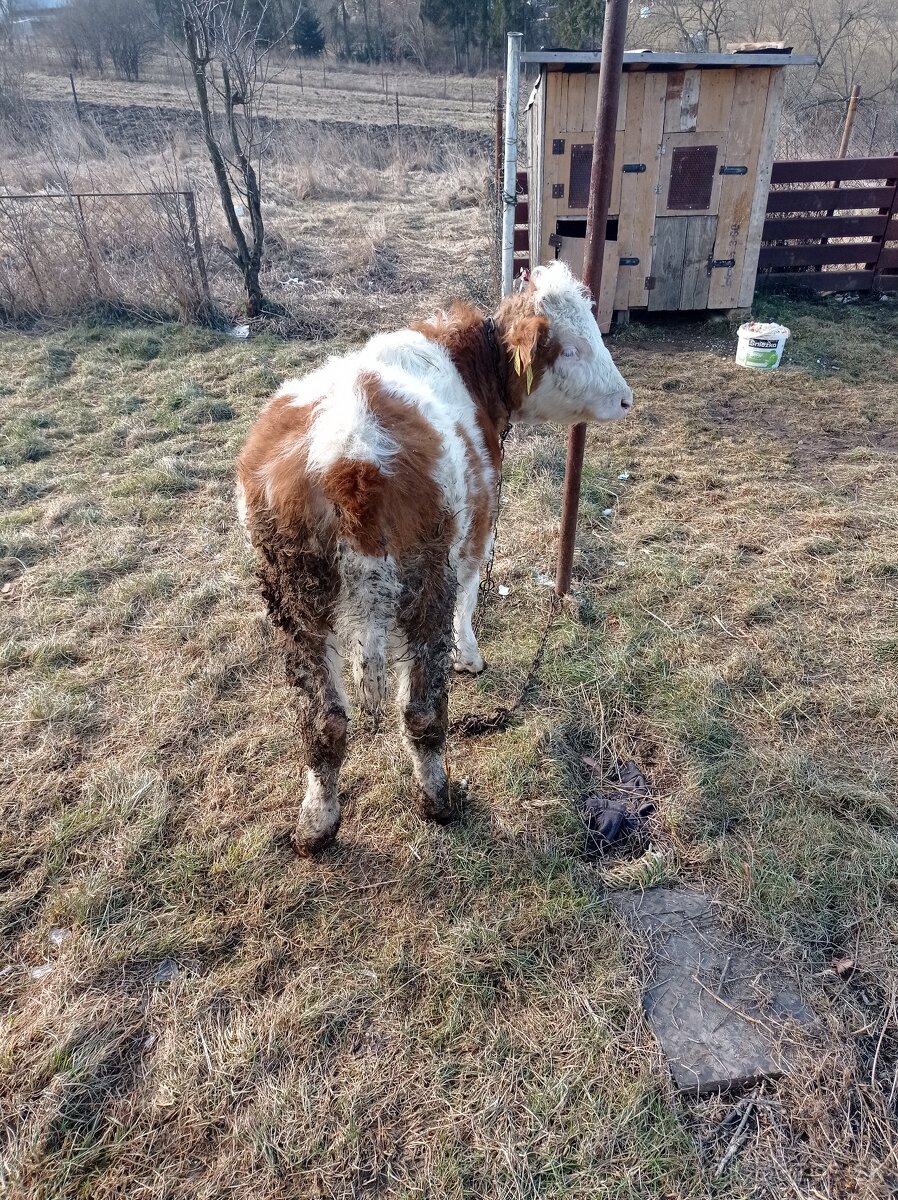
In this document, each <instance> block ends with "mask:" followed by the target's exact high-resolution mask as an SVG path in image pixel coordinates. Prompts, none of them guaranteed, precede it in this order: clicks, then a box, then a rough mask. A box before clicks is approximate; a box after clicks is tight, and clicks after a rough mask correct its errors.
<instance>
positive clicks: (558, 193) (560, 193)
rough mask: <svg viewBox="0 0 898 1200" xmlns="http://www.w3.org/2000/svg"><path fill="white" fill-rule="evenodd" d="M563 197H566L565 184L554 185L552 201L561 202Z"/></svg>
mask: <svg viewBox="0 0 898 1200" xmlns="http://www.w3.org/2000/svg"><path fill="white" fill-rule="evenodd" d="M563 197H564V184H563V183H553V184H552V199H553V200H561V199H562V198H563Z"/></svg>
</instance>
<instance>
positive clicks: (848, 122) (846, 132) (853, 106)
mask: <svg viewBox="0 0 898 1200" xmlns="http://www.w3.org/2000/svg"><path fill="white" fill-rule="evenodd" d="M860 94H861V89H860V85H859V84H857V83H855V84H852V86H851V95H850V96H849V98H848V111H847V112H846V113H845V125H844V127H843V129H842V140H841V142H840V143H839V153H838V154H837V155H836V158H845V156H846V155H847V154H848V146H849V145H850V143H851V130H852V129H853V127H854V114H855V112H856V111H857V102H858V97H859V96H860Z"/></svg>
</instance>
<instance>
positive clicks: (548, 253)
mask: <svg viewBox="0 0 898 1200" xmlns="http://www.w3.org/2000/svg"><path fill="white" fill-rule="evenodd" d="M563 79H564V73H563V72H560V71H549V72H547V74H546V77H545V83H546V85H547V86H546V116H545V122H544V124H543V172H542V189H541V193H542V194H541V196H540V229H539V238H540V241H539V254H538V258H539V261H540V262H545V263H547V262H552V260H553V259H554V258H555V248H554V247H553V246H550V245H549V238H550V237H551V236H552V234H553V233H554V232H555V222H556V220H557V219H558V215H559V209H560V206H561V205H564V204H565V203H566V202H565V201H564V200H558V199H556V198H555V197H553V195H552V185H553V184H555V183H564V184H566V183H567V176H568V170H569V167H570V158H569V157H568V156H566V155H565V156H562V155H556V154H553V153H552V142H553V141H554V140H555V138H557V137H560V136H561V126H560V125H559V123H558V122H559V106H560V100H561V86H562V81H563Z"/></svg>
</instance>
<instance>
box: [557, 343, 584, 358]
mask: <svg viewBox="0 0 898 1200" xmlns="http://www.w3.org/2000/svg"><path fill="white" fill-rule="evenodd" d="M561 357H562V358H567V359H577V358H579V357H580V351H579V350H578V349H577V347H576V346H565V348H564V349H563V350H562V352H561Z"/></svg>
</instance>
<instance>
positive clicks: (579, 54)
mask: <svg viewBox="0 0 898 1200" xmlns="http://www.w3.org/2000/svg"><path fill="white" fill-rule="evenodd" d="M601 61H602V55H601V52H595V53H592V52H589V51H581V50H526V51H524V53H523V54H522V55H521V62H525V63H540V64H543V65H548V64H551V63H572V64H590V65H591V64H593V63H596V64H598V63H600V62H601ZM816 61H817V60H816V59H815V58H814V56H813V55H812V54H783V53H781V52H776V51H768V52H760V53H757V54H753V53H750V52H748V53H745V52H740V53H737V54H685V53H667V52H665V53H660V54H654V53H653V52H652V51H651V50H625V51H624V67H628V66H636V65H638V66H643V65H644V66H647V67H652V66H654V67H809V66H811V65H812V64H813V63H815V62H816Z"/></svg>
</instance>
